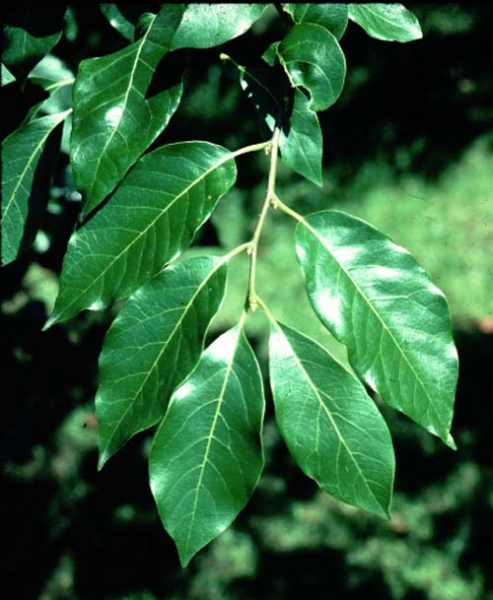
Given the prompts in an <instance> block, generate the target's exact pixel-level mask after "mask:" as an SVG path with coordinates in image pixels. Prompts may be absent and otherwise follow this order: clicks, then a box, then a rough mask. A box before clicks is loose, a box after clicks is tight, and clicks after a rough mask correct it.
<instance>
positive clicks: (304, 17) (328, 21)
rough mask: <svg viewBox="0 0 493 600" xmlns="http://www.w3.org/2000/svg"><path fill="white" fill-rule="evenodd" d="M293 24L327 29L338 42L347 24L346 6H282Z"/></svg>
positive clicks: (327, 4) (326, 4)
mask: <svg viewBox="0 0 493 600" xmlns="http://www.w3.org/2000/svg"><path fill="white" fill-rule="evenodd" d="M281 6H282V8H283V10H285V11H286V12H287V13H289V14H290V15H291V16H292V18H293V21H294V22H295V23H315V24H316V25H321V26H322V27H325V29H328V30H329V31H330V32H331V33H332V34H333V35H334V36H335V37H336V38H337V39H338V40H340V39H341V37H342V36H343V34H344V32H345V31H346V27H347V24H348V7H347V4H332V3H328V2H326V3H325V4H282V5H281Z"/></svg>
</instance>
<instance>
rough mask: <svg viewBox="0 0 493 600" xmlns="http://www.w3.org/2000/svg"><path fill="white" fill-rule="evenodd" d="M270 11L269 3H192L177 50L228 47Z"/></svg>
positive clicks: (174, 41) (176, 40)
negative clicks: (266, 10) (226, 45)
mask: <svg viewBox="0 0 493 600" xmlns="http://www.w3.org/2000/svg"><path fill="white" fill-rule="evenodd" d="M266 8H267V5H266V4H223V3H220V2H217V3H212V4H200V3H194V4H188V5H187V8H186V11H185V14H184V15H183V19H182V22H181V23H180V27H179V29H178V31H177V32H176V36H175V38H174V40H173V49H174V50H176V49H178V48H213V47H214V46H219V45H220V44H224V42H227V41H229V40H232V39H233V38H235V37H238V36H239V35H242V34H243V33H245V32H246V31H248V29H250V27H251V26H252V25H253V23H255V21H257V20H258V19H260V17H261V15H262V13H263V12H264V10H265V9H266Z"/></svg>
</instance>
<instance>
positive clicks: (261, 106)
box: [237, 65, 323, 185]
mask: <svg viewBox="0 0 493 600" xmlns="http://www.w3.org/2000/svg"><path fill="white" fill-rule="evenodd" d="M237 67H238V72H239V76H240V84H241V87H242V89H243V90H244V91H245V93H246V95H247V97H248V98H249V99H250V100H251V101H252V103H253V104H254V105H255V108H256V109H257V111H258V113H259V117H260V118H261V119H262V120H263V122H264V123H265V124H266V126H267V127H268V130H269V131H270V132H272V131H273V130H274V127H275V125H276V123H278V122H279V123H280V126H281V135H280V139H279V149H280V151H281V157H282V160H283V162H285V163H286V164H287V165H288V166H289V167H291V168H292V169H293V171H295V172H296V173H298V174H299V175H302V176H303V177H306V178H307V179H308V180H309V181H311V182H313V183H315V184H316V185H322V151H323V146H322V130H321V129H320V124H319V122H318V118H317V115H316V113H314V112H313V111H312V110H311V109H310V108H309V100H308V99H307V98H306V96H305V95H304V94H303V93H302V92H301V91H300V90H298V89H295V90H294V94H293V97H294V100H293V102H292V105H293V106H292V108H291V107H290V106H289V104H290V102H289V97H290V90H289V89H287V87H286V82H285V80H284V79H283V78H281V77H280V74H279V73H278V72H277V71H275V70H274V69H258V68H246V67H241V66H239V65H237Z"/></svg>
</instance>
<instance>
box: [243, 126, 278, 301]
mask: <svg viewBox="0 0 493 600" xmlns="http://www.w3.org/2000/svg"><path fill="white" fill-rule="evenodd" d="M280 135H281V129H280V128H279V127H276V128H275V129H274V134H273V136H272V140H271V142H270V167H269V179H268V182H267V191H266V193H265V199H264V203H263V205H262V209H261V211H260V214H259V217H258V221H257V225H256V227H255V231H254V232H253V237H252V240H251V249H250V275H249V279H248V298H247V304H248V307H249V309H250V310H251V311H252V312H253V311H255V310H256V308H257V304H258V302H257V294H256V291H255V275H256V269H257V254H258V243H259V239H260V234H261V233H262V227H263V225H264V221H265V217H266V216H267V211H268V210H269V206H270V204H271V202H276V203H277V202H278V199H277V196H276V191H275V187H276V173H277V157H278V153H279V137H280Z"/></svg>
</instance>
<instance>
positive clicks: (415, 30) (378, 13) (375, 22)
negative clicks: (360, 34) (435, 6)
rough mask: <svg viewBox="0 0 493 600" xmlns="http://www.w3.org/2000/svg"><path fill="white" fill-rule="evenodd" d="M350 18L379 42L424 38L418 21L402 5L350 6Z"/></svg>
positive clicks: (408, 40)
mask: <svg viewBox="0 0 493 600" xmlns="http://www.w3.org/2000/svg"><path fill="white" fill-rule="evenodd" d="M349 18H350V19H351V20H352V21H354V22H355V23H357V24H358V25H360V26H361V27H362V28H363V29H364V30H365V31H366V33H367V34H368V35H370V36H371V37H373V38H376V39H377V40H384V41H387V42H410V41H412V40H419V39H421V38H422V37H423V32H422V31H421V27H420V24H419V21H418V19H417V18H416V17H415V16H414V14H413V13H412V12H411V11H410V10H408V9H407V8H405V7H404V6H403V5H402V4H384V3H381V4H349Z"/></svg>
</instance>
